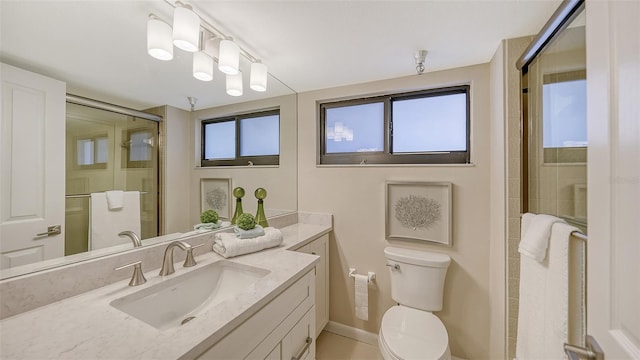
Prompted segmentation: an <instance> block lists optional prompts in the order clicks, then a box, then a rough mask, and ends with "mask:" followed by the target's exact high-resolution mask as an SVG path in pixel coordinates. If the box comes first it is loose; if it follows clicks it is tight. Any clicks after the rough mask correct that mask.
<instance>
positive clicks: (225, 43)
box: [218, 37, 240, 75]
mask: <svg viewBox="0 0 640 360" xmlns="http://www.w3.org/2000/svg"><path fill="white" fill-rule="evenodd" d="M218 70H220V71H222V72H223V73H225V74H229V75H236V74H237V73H239V72H240V47H239V46H238V44H236V43H235V42H233V38H231V37H230V38H227V39H223V40H220V58H218Z"/></svg>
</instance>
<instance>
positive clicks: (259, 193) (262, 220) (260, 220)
mask: <svg viewBox="0 0 640 360" xmlns="http://www.w3.org/2000/svg"><path fill="white" fill-rule="evenodd" d="M254 195H255V196H256V199H258V211H257V212H256V224H258V225H260V226H262V227H263V228H266V227H267V226H269V223H268V222H267V216H266V215H265V214H264V199H265V198H266V197H267V190H265V189H263V188H257V189H256V192H255V193H254Z"/></svg>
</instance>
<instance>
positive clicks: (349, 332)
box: [324, 321, 378, 346]
mask: <svg viewBox="0 0 640 360" xmlns="http://www.w3.org/2000/svg"><path fill="white" fill-rule="evenodd" d="M324 330H325V331H328V332H330V333H334V334H337V335H341V336H344V337H348V338H350V339H353V340H357V341H361V342H363V343H366V344H370V345H375V346H378V334H374V333H370V332H368V331H365V330H362V329H358V328H354V327H351V326H348V325H344V324H341V323H338V322H335V321H329V322H328V323H327V326H325V327H324Z"/></svg>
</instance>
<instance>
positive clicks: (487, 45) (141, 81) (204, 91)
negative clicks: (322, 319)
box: [0, 0, 561, 109]
mask: <svg viewBox="0 0 640 360" xmlns="http://www.w3.org/2000/svg"><path fill="white" fill-rule="evenodd" d="M0 1H1V2H0V14H1V23H0V25H1V33H0V34H1V42H0V57H1V59H2V61H3V62H6V63H9V64H12V65H15V66H18V67H22V68H25V69H27V70H31V71H35V72H39V73H41V74H44V75H47V76H50V77H54V78H58V79H60V80H63V81H65V82H66V83H67V90H68V92H69V93H76V94H81V95H83V96H88V97H92V98H95V99H98V100H102V101H108V102H113V103H116V104H119V105H122V106H128V107H132V108H135V109H145V108H149V107H153V106H158V105H163V104H168V105H172V106H175V107H178V108H182V109H189V102H188V100H187V97H189V96H192V97H195V98H197V99H198V101H197V103H196V109H199V108H206V107H212V106H218V105H222V104H228V103H235V102H240V101H247V100H254V99H258V98H261V97H270V96H277V95H282V94H287V93H291V92H293V91H295V92H304V91H310V90H316V89H323V88H330V87H335V86H341V85H347V84H356V83H363V82H368V81H375V80H382V79H389V78H396V77H401V76H406V75H412V74H415V61H414V58H413V53H414V52H415V51H416V50H421V49H424V50H427V51H428V52H429V53H428V55H427V60H426V64H425V66H426V74H425V75H423V76H428V73H429V72H431V71H436V70H442V69H448V68H456V67H460V66H466V65H472V64H479V63H486V62H488V61H490V60H491V57H492V56H493V54H494V53H495V51H496V49H497V47H498V45H499V43H500V41H501V40H502V39H508V38H514V37H520V36H525V35H531V34H536V33H537V32H538V31H539V30H540V28H541V27H542V26H543V25H544V23H545V22H546V20H547V19H548V18H549V17H550V16H551V14H552V13H553V12H554V11H555V9H556V8H557V7H558V6H559V5H560V3H561V0H496V1H489V0H450V1H444V0H439V1H435V0H433V1H358V0H353V1H317V0H316V1H311V0H310V1H302V0H299V1H269V0H256V1H197V0H194V1H186V2H187V3H189V4H191V5H192V6H193V8H194V10H195V11H196V12H197V13H198V14H199V15H200V16H201V17H202V18H203V19H204V20H205V21H207V22H209V23H211V24H212V25H214V26H216V27H217V28H218V29H220V30H222V31H223V32H225V33H226V34H227V35H231V36H233V37H234V39H235V40H236V41H237V42H238V43H239V44H240V46H241V47H243V48H244V49H246V50H247V51H248V52H249V53H251V54H252V55H253V56H255V57H256V58H260V59H262V61H263V62H264V63H265V64H267V65H268V67H269V72H270V74H271V75H272V76H273V77H272V78H270V79H269V84H268V86H269V91H268V93H267V94H263V93H256V92H254V91H253V90H250V89H249V88H248V86H247V82H248V79H247V77H248V76H247V75H245V95H244V96H242V97H238V98H234V97H231V96H228V95H227V94H226V93H225V91H224V77H223V76H222V75H223V74H222V73H220V72H217V71H216V74H215V75H214V80H213V81H212V82H201V81H199V80H196V79H194V78H193V77H192V76H191V54H189V53H186V52H183V51H182V50H179V49H175V50H174V60H172V61H170V62H163V61H160V60H156V59H154V58H151V57H150V56H149V55H147V53H146V21H147V16H148V14H149V13H154V14H156V15H157V16H159V17H160V18H162V19H163V20H165V21H167V22H169V23H170V22H171V19H172V9H173V8H172V6H171V5H170V4H169V3H167V2H166V1H162V0H156V1H130V0H128V1H122V0H121V1H117V0H88V1H62V0H48V1H32V0H19V1H9V0H0ZM167 1H169V2H170V3H173V0H167ZM243 66H244V68H246V70H245V71H244V72H245V74H248V66H249V63H248V61H245V62H244V64H243ZM276 79H279V80H281V82H279V81H277V80H276ZM284 84H286V85H284Z"/></svg>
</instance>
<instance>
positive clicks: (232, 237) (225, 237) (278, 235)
mask: <svg viewBox="0 0 640 360" xmlns="http://www.w3.org/2000/svg"><path fill="white" fill-rule="evenodd" d="M283 240H284V238H283V237H282V232H280V230H278V229H276V228H273V227H266V228H264V235H262V236H258V237H254V238H251V239H239V238H238V237H237V236H236V234H235V233H218V234H216V235H215V240H214V242H213V251H215V252H217V253H218V254H220V255H222V256H224V257H225V258H230V257H234V256H238V255H244V254H249V253H252V252H256V251H260V250H264V249H268V248H272V247H275V246H278V245H280V244H282V241H283Z"/></svg>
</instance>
